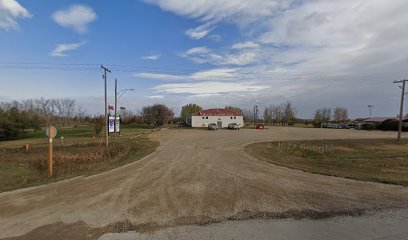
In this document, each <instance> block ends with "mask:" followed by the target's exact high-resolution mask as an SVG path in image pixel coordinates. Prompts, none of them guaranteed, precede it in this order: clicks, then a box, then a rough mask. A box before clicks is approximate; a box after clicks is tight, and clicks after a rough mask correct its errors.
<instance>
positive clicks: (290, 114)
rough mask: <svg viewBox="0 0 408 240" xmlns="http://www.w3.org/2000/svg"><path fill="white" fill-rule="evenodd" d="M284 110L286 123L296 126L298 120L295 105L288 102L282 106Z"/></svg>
mask: <svg viewBox="0 0 408 240" xmlns="http://www.w3.org/2000/svg"><path fill="white" fill-rule="evenodd" d="M282 108H283V120H284V123H285V124H286V125H288V126H291V125H293V124H295V120H296V108H295V107H294V106H293V103H292V102H290V101H287V102H286V103H283V104H282Z"/></svg>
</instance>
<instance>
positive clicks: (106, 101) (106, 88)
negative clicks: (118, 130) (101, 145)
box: [101, 65, 111, 147]
mask: <svg viewBox="0 0 408 240" xmlns="http://www.w3.org/2000/svg"><path fill="white" fill-rule="evenodd" d="M101 68H102V69H103V70H104V75H103V78H104V80H105V134H106V135H105V136H106V147H108V146H109V119H108V86H107V78H108V76H107V73H111V71H110V70H109V69H108V68H106V67H104V66H103V65H101Z"/></svg>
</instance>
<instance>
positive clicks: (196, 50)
mask: <svg viewBox="0 0 408 240" xmlns="http://www.w3.org/2000/svg"><path fill="white" fill-rule="evenodd" d="M209 52H211V50H210V49H208V48H207V47H195V48H191V49H189V50H187V51H186V52H185V55H186V56H192V55H199V54H206V53H209Z"/></svg>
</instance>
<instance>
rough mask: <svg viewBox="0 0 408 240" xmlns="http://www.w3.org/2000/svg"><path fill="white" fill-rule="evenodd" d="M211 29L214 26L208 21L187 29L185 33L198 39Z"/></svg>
mask: <svg viewBox="0 0 408 240" xmlns="http://www.w3.org/2000/svg"><path fill="white" fill-rule="evenodd" d="M212 30H214V27H212V26H211V23H210V22H208V23H205V24H203V25H200V26H198V27H196V28H190V29H188V30H187V31H186V35H187V36H189V37H190V38H191V39H195V40H198V39H201V38H203V37H205V36H207V35H208V34H209V33H210V32H211V31H212Z"/></svg>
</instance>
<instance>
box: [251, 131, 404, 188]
mask: <svg viewBox="0 0 408 240" xmlns="http://www.w3.org/2000/svg"><path fill="white" fill-rule="evenodd" d="M246 150H247V152H249V153H250V154H252V155H254V156H256V157H257V158H259V159H261V160H264V161H267V162H271V163H273V164H276V165H279V166H285V167H289V168H293V169H299V170H303V171H306V172H311V173H319V174H324V175H330V176H339V177H346V178H352V179H358V180H364V181H375V182H382V183H391V184H398V185H404V186H408V142H406V141H405V142H401V143H398V142H396V141H394V140H382V139H376V140H316V141H291V142H264V143H255V144H251V145H249V146H247V147H246Z"/></svg>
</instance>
